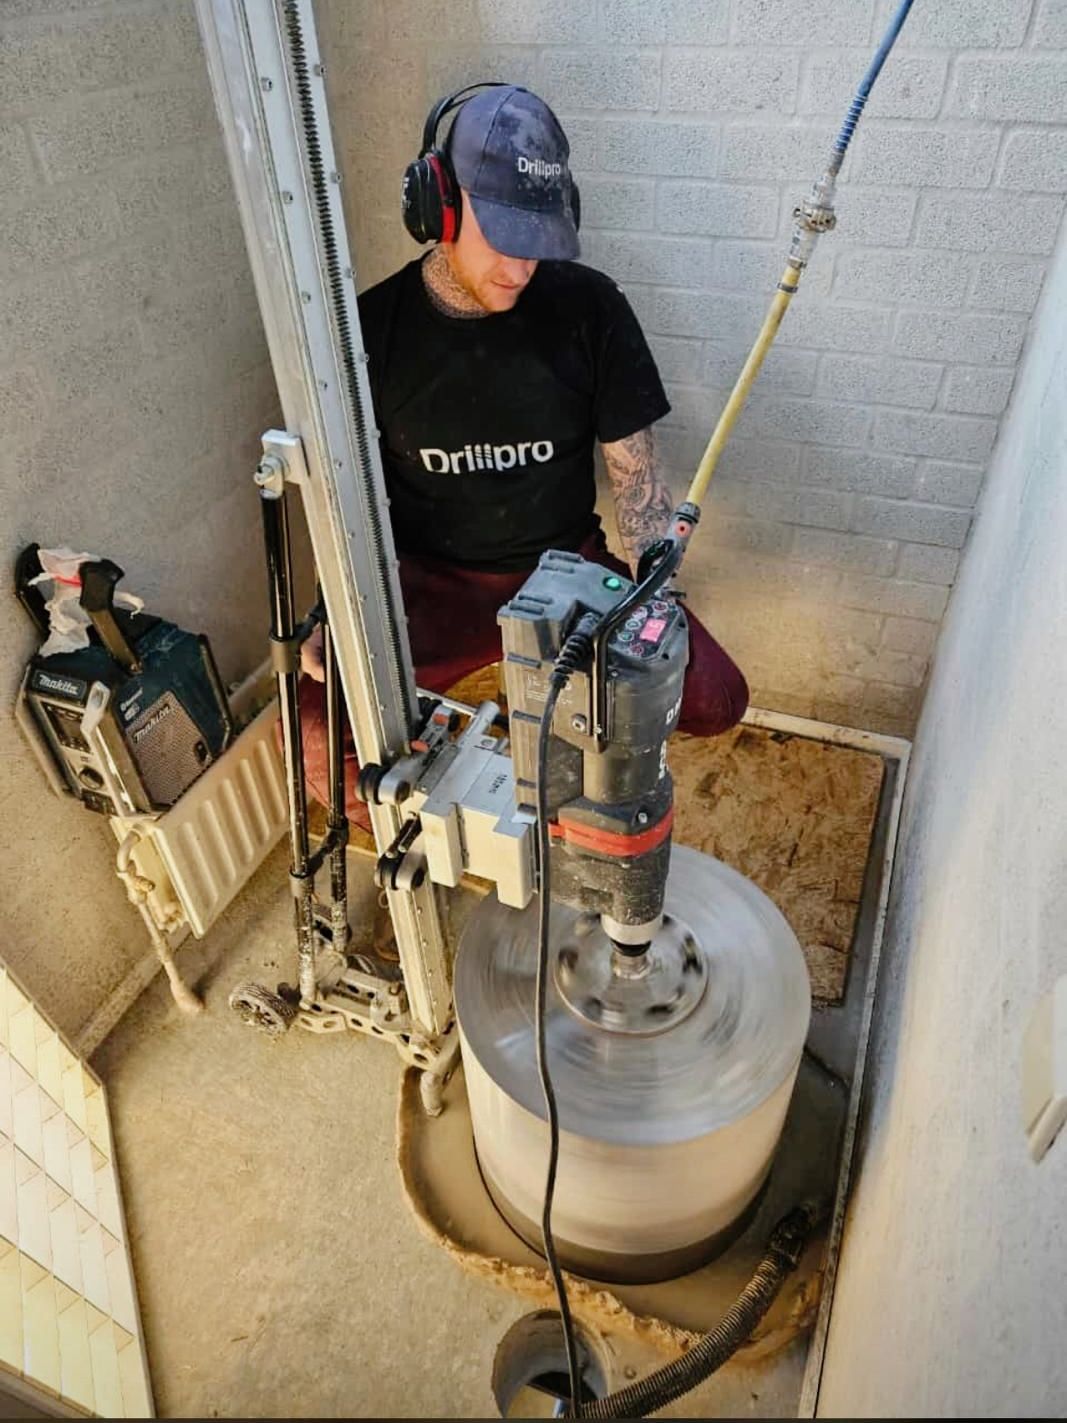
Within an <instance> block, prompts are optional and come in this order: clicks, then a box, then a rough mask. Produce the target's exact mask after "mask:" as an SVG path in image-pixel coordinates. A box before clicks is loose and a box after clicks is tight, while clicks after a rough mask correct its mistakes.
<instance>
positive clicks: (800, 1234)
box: [767, 1201, 827, 1270]
mask: <svg viewBox="0 0 1067 1423" xmlns="http://www.w3.org/2000/svg"><path fill="white" fill-rule="evenodd" d="M826 1215H827V1207H826V1205H825V1203H824V1202H821V1201H805V1202H804V1203H803V1204H801V1205H799V1206H796V1207H794V1209H793V1210H791V1211H790V1212H789V1213H788V1215H784V1216H783V1217H782V1219H781V1220H780V1221H779V1222H778V1224H777V1225H776V1226H775V1227H774V1230H773V1231H772V1232H771V1238H770V1240H769V1241H768V1242H767V1254H768V1255H776V1256H777V1257H778V1259H779V1260H780V1261H781V1263H782V1265H783V1267H784V1268H785V1269H787V1270H795V1269H796V1268H797V1266H798V1265H799V1264H800V1257H801V1255H803V1253H804V1248H805V1246H806V1245H807V1243H808V1241H809V1240H810V1239H811V1236H812V1234H813V1232H814V1230H815V1228H816V1226H818V1225H819V1224H820V1223H821V1222H822V1220H823V1219H824V1218H825V1216H826Z"/></svg>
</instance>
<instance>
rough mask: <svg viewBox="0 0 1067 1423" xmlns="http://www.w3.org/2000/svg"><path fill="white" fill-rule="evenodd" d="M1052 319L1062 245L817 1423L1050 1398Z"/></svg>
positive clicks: (1062, 857) (1058, 934)
mask: <svg viewBox="0 0 1067 1423" xmlns="http://www.w3.org/2000/svg"><path fill="white" fill-rule="evenodd" d="M1058 13H1059V14H1060V15H1061V17H1062V18H1063V20H1064V21H1067V10H1065V8H1064V6H1063V5H1060V7H1059V10H1058ZM1065 312H1067V238H1061V240H1060V243H1059V248H1058V254H1057V257H1056V260H1055V264H1054V267H1053V269H1052V270H1051V272H1050V275H1049V278H1048V283H1047V286H1046V290H1045V293H1044V296H1043V298H1042V303H1041V306H1040V308H1039V310H1038V313H1037V314H1036V316H1035V320H1034V324H1033V327H1032V330H1031V334H1030V341H1029V346H1028V349H1027V351H1026V353H1025V355H1024V359H1023V363H1022V366H1021V369H1020V374H1019V379H1018V382H1017V384H1016V390H1015V395H1014V397H1013V401H1012V405H1011V407H1010V409H1009V412H1008V415H1007V417H1006V419H1005V421H1004V424H1003V427H1002V430H1001V437H1000V441H999V443H998V445H997V448H996V450H995V452H994V455H993V460H992V464H991V467H990V471H989V476H988V479H987V486H986V490H985V493H984V495H983V499H982V503H981V507H980V510H979V515H978V520H977V523H976V527H975V530H974V533H973V535H972V541H971V545H970V548H969V550H968V552H967V555H966V557H965V559H964V563H963V568H962V572H961V575H960V580H959V583H958V585H957V587H956V590H955V592H954V594H953V598H952V603H951V605H950V608H949V612H948V616H947V618H946V622H945V626H944V628H943V630H942V634H941V640H940V643H939V646H938V652H937V657H936V659H935V664H934V671H933V676H932V680H931V686H930V691H929V693H928V696H927V701H926V705H925V707H924V710H923V715H922V720H921V723H920V727H919V731H918V735H917V739H916V743H915V751H914V758H913V761H912V770H911V776H910V783H909V787H908V791H907V798H906V803H905V809H904V815H903V820H902V827H901V835H900V845H899V853H898V857H897V868H896V874H895V883H894V888H893V899H892V907H891V917H890V923H889V928H888V938H887V943H886V950H885V953H886V959H885V963H884V969H885V972H884V974H883V982H882V985H881V990H880V1007H879V1009H878V1013H877V1023H878V1029H877V1039H876V1043H875V1050H874V1056H873V1064H872V1078H871V1082H870V1087H871V1104H870V1116H869V1119H868V1121H867V1125H866V1128H865V1131H864V1139H863V1144H862V1151H861V1157H860V1164H859V1175H858V1180H857V1182H856V1188H855V1193H854V1197H853V1201H852V1206H851V1210H850V1213H849V1217H848V1224H847V1232H846V1236H845V1244H844V1252H843V1256H842V1262H841V1274H840V1278H839V1281H838V1286H837V1292H836V1295H835V1300H834V1308H833V1314H832V1321H831V1330H830V1336H829V1343H828V1351H827V1355H826V1366H825V1372H824V1381H823V1388H822V1393H821V1396H820V1414H821V1415H823V1416H826V1417H843V1416H853V1417H855V1416H883V1417H884V1416H894V1417H909V1416H916V1415H926V1416H932V1417H946V1416H961V1415H963V1416H984V1417H988V1416H1016V1415H1021V1416H1027V1417H1033V1416H1039V1415H1045V1416H1049V1415H1051V1416H1057V1417H1062V1416H1063V1414H1064V1411H1065V1410H1067V1140H1062V1139H1061V1140H1059V1141H1057V1142H1056V1143H1055V1144H1054V1145H1053V1147H1052V1149H1051V1151H1050V1152H1049V1154H1048V1155H1047V1156H1046V1157H1045V1159H1044V1161H1043V1162H1041V1163H1040V1164H1039V1165H1034V1164H1033V1163H1032V1162H1031V1161H1030V1159H1029V1157H1028V1154H1027V1149H1026V1141H1025V1137H1024V1134H1023V1129H1022V1124H1021V1114H1020V1052H1021V1046H1022V1039H1023V1034H1024V1031H1025V1028H1026V1025H1027V1022H1028V1020H1029V1017H1030V1013H1031V1010H1032V1008H1033V1005H1034V1003H1035V1001H1036V1000H1037V999H1038V998H1039V997H1040V996H1041V995H1042V994H1043V993H1044V992H1046V991H1047V990H1048V988H1049V987H1050V986H1051V984H1052V983H1053V982H1054V980H1055V979H1056V978H1057V977H1058V976H1059V975H1060V974H1063V973H1067V557H1065V551H1067V320H1065V316H1064V313H1065Z"/></svg>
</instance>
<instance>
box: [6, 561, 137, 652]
mask: <svg viewBox="0 0 1067 1423" xmlns="http://www.w3.org/2000/svg"><path fill="white" fill-rule="evenodd" d="M37 556H38V558H39V559H40V560H41V572H40V573H38V575H37V577H36V578H31V579H30V586H31V587H33V586H34V585H35V584H37V583H42V584H48V585H49V587H48V588H42V590H41V591H42V594H43V596H44V599H45V607H46V608H47V610H48V638H47V640H46V641H45V643H44V645H43V646H42V647H41V649H40V652H39V654H38V655H39V656H41V657H54V656H55V655H56V653H57V652H77V650H78V649H79V648H80V647H88V645H89V629H90V627H91V626H92V623H91V621H90V618H89V614H88V613H87V612H86V611H85V609H84V608H83V607H82V605H81V602H80V599H81V593H82V580H81V571H80V570H81V566H82V564H83V563H96V562H98V561H99V557H100V555H99V554H95V553H75V552H74V550H73V549H70V548H42V549H38V551H37ZM115 603H116V604H117V605H118V606H119V607H123V608H129V609H131V610H132V611H133V612H135V613H139V612H140V611H141V609H142V608H143V607H144V599H143V598H138V597H137V596H136V594H134V593H126V592H118V593H116V594H115Z"/></svg>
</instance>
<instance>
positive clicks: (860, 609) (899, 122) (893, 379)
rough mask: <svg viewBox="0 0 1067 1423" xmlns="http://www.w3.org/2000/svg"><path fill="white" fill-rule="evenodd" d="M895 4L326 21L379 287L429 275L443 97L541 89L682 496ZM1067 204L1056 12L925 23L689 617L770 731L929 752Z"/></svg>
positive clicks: (1004, 3) (419, 4) (771, 368)
mask: <svg viewBox="0 0 1067 1423" xmlns="http://www.w3.org/2000/svg"><path fill="white" fill-rule="evenodd" d="M895 9H896V0H845V3H841V0H447V3H446V4H442V3H441V0H318V5H317V12H318V19H319V27H320V31H321V33H322V36H323V45H324V49H323V52H324V55H325V59H326V82H327V86H328V87H329V91H330V101H331V108H332V114H333V121H334V129H335V140H336V145H337V150H338V153H339V156H340V161H341V166H342V168H343V170H344V177H345V183H346V188H345V191H346V194H347V202H348V215H349V222H350V226H351V232H352V238H353V245H354V250H355V260H356V271H357V274H358V276H359V279H360V281H361V283H362V284H363V285H366V284H368V283H370V282H373V281H377V280H379V279H380V278H381V277H384V276H386V275H387V274H388V273H389V272H390V271H392V270H393V269H394V268H395V267H397V266H399V265H400V264H401V262H404V261H407V260H409V259H410V258H411V257H412V256H414V255H415V254H416V252H417V250H418V249H417V248H416V247H415V245H414V244H413V243H412V242H411V241H410V240H409V239H408V238H407V236H406V235H405V233H404V231H403V228H402V225H401V221H400V204H399V197H400V178H401V174H402V173H403V170H404V165H405V164H406V163H407V162H409V161H410V159H412V158H413V157H414V156H415V154H416V152H417V149H418V144H419V140H420V137H421V133H422V126H423V121H424V119H425V115H426V111H427V109H428V108H429V106H430V104H431V102H432V101H433V100H434V99H436V98H438V97H439V96H440V95H442V94H446V93H448V92H449V91H450V90H452V89H454V88H458V87H459V86H460V85H462V84H467V83H470V82H471V81H472V80H475V79H505V80H512V81H513V82H516V83H520V84H526V85H528V86H530V87H531V88H533V89H535V90H536V91H537V92H539V93H540V94H542V95H543V96H544V97H545V98H546V99H547V100H548V102H549V103H550V104H552V105H553V107H554V108H556V110H557V112H558V113H559V114H560V116H561V118H562V120H563V124H564V127H565V128H566V130H567V133H568V135H569V137H570V140H571V146H572V160H573V169H574V172H575V175H576V176H577V178H578V180H579V183H580V186H581V193H582V216H583V223H582V227H583V231H582V237H583V260H585V261H587V262H589V263H590V264H591V265H592V266H594V267H600V268H601V269H602V270H604V271H605V272H608V273H609V274H610V275H612V276H613V277H614V278H615V279H616V281H618V282H619V283H620V284H621V285H622V286H623V288H624V289H625V290H626V292H627V293H628V295H629V296H630V298H631V300H632V301H633V303H634V306H635V307H636V309H637V311H638V313H639V315H640V317H641V319H642V321H643V322H644V325H645V329H646V331H647V332H648V333H649V336H650V339H651V342H652V345H653V348H654V350H655V353H656V356H657V358H658V359H659V361H660V365H661V370H662V372H663V375H664V378H665V380H666V382H667V386H668V390H669V394H670V396H671V400H672V402H673V407H674V408H673V410H672V412H671V414H670V415H669V416H668V417H667V418H666V419H665V420H664V421H663V423H662V425H661V426H660V427H659V436H660V438H659V443H660V448H661V450H662V453H663V457H664V460H665V465H666V469H667V472H668V474H669V476H670V478H671V481H672V484H673V485H674V487H675V488H676V490H677V491H678V492H679V493H681V491H682V490H683V489H684V488H685V486H686V485H687V484H688V481H689V478H690V477H691V475H692V472H693V469H694V468H695V466H696V463H697V460H698V458H699V456H700V454H701V453H702V451H703V448H704V445H705V443H706V441H707V438H708V436H709V435H710V433H711V429H712V427H713V425H714V422H715V420H716V418H717V416H718V414H719V411H720V410H721V408H722V406H723V404H724V402H725V399H726V395H727V392H728V391H729V389H730V388H731V387H732V385H733V382H734V380H735V379H736V377H737V374H738V372H739V371H740V368H741V364H742V361H743V358H744V355H745V354H746V353H747V351H748V348H749V346H750V345H751V343H752V341H753V339H754V337H755V335H756V332H757V331H758V329H759V323H760V320H761V317H762V315H763V312H764V311H765V310H766V306H767V303H768V301H769V299H770V296H771V294H772V292H773V290H774V285H775V283H776V282H777V280H778V277H779V275H780V273H781V270H782V267H783V265H784V257H785V253H786V251H787V250H788V236H789V232H790V230H791V227H792V212H793V208H794V207H795V206H796V203H797V202H798V201H799V199H800V198H801V197H802V196H803V195H804V194H805V193H806V192H807V191H808V189H809V188H810V186H811V183H812V181H813V180H814V178H815V177H816V176H817V175H818V174H819V172H820V171H821V169H822V167H823V166H824V164H825V162H826V156H827V153H828V151H829V145H830V144H831V142H832V140H833V138H834V136H835V135H836V133H837V130H838V128H839V127H840V124H841V121H842V119H843V117H844V114H845V111H846V109H847V107H848V101H849V98H850V97H851V94H852V92H853V91H854V89H855V86H856V85H857V84H858V82H859V80H860V78H861V76H862V75H863V73H864V71H865V69H866V67H867V65H868V63H869V62H870V58H871V56H872V54H873V53H874V49H875V46H876V43H877V40H878V39H879V38H880V37H881V35H882V33H883V32H884V28H885V26H886V24H887V22H888V20H889V17H890V14H891V13H892V12H893V11H894V10H895ZM1065 189H1067V19H1065V17H1064V7H1063V3H1062V0H916V4H915V5H914V8H913V10H912V12H911V15H910V17H909V19H908V21H907V24H906V25H905V27H904V31H903V33H902V35H901V39H900V41H899V43H898V46H897V48H896V49H895V50H894V52H893V54H892V55H891V57H890V59H889V62H888V63H887V65H886V67H885V69H884V71H883V73H882V76H881V78H880V79H879V81H878V86H877V87H876V89H875V91H874V94H873V96H872V99H871V103H870V105H869V108H868V112H867V113H866V115H865V116H864V118H863V121H862V123H861V125H860V128H859V130H858V132H857V135H856V138H855V140H854V142H853V145H852V149H851V150H850V153H849V156H848V158H847V160H846V165H845V168H844V172H843V181H842V184H841V186H840V189H839V202H838V212H839V220H840V221H839V227H838V230H837V231H836V232H834V233H832V234H830V235H829V236H828V237H826V238H824V239H823V240H822V242H821V243H820V247H819V250H818V253H817V255H816V259H815V261H814V263H813V264H812V267H811V269H810V271H809V272H808V273H807V275H806V276H805V278H804V282H803V285H802V287H801V291H800V294H799V296H798V297H797V299H796V301H795V302H794V304H793V307H792V309H791V310H790V312H789V313H788V315H787V317H786V320H785V322H784V324H783V327H782V331H781V334H780V336H779V338H778V340H777V342H776V345H775V349H774V351H773V352H772V353H771V356H770V358H769V360H768V362H767V364H766V366H765V368H764V370H763V372H762V373H761V375H760V380H759V383H758V385H757V388H756V390H755V392H754V393H753V398H752V401H751V404H750V407H749V409H748V410H747V411H746V412H745V414H744V415H743V416H742V418H741V420H740V422H739V423H738V427H737V430H736V431H735V433H734V435H733V436H732V437H731V441H730V445H729V447H728V449H727V450H726V452H725V455H724V457H723V460H722V462H721V466H720V469H719V472H718V473H717V474H716V477H715V480H714V482H713V484H712V488H711V492H710V507H709V509H708V511H707V516H706V517H705V519H704V521H703V523H702V524H701V529H700V536H699V538H697V539H696V540H695V541H694V544H693V548H692V551H691V553H690V555H689V558H688V560H687V563H686V575H685V577H686V584H687V587H688V591H689V594H690V602H691V606H692V607H693V608H694V609H695V610H696V612H697V613H698V614H700V615H701V616H703V617H705V618H706V620H707V621H708V622H709V625H710V626H711V628H712V630H713V631H714V632H715V633H716V635H718V636H719V637H720V638H721V639H722V641H723V642H724V643H725V645H726V646H727V647H728V648H729V650H730V651H731V652H732V653H733V654H734V655H735V656H736V658H737V659H738V661H739V662H740V664H741V666H742V667H743V668H744V670H745V672H746V673H747V675H748V677H749V680H750V682H751V684H752V688H753V694H754V697H755V699H756V700H757V701H758V702H760V703H761V704H762V705H764V706H772V707H776V708H778V709H780V710H783V711H792V712H797V713H800V714H801V715H811V714H812V713H814V714H815V715H817V716H821V717H826V718H828V719H831V720H836V721H844V722H846V723H851V724H853V725H859V726H865V727H871V728H876V729H880V730H886V731H901V732H904V733H906V734H909V735H910V734H911V732H912V731H913V730H914V726H915V719H916V716H917V713H918V710H919V706H920V703H921V699H922V684H923V680H924V677H925V674H926V670H927V666H928V662H929V658H930V654H931V652H932V650H933V647H934V641H935V638H936V634H937V629H938V626H939V624H940V621H941V617H942V613H943V612H944V608H945V604H946V601H947V598H948V591H949V588H950V587H951V584H952V582H953V580H954V578H955V575H956V568H957V564H958V560H959V550H960V549H961V548H962V546H963V543H964V540H965V538H966V535H967V530H968V527H969V525H970V521H971V513H972V509H973V507H974V503H975V500H976V498H977V495H978V490H979V486H980V484H981V481H982V477H983V473H984V470H985V466H986V462H987V458H988V455H989V452H990V450H991V448H992V446H993V441H994V438H995V436H996V432H997V425H998V421H999V419H1000V417H1001V414H1002V412H1003V410H1004V408H1005V406H1006V404H1007V401H1008V397H1009V393H1010V390H1011V385H1012V380H1013V378H1014V374H1015V367H1016V362H1017V358H1018V354H1019V349H1020V347H1021V344H1022V341H1023V338H1024V336H1025V333H1026V328H1027V324H1028V322H1029V319H1030V314H1031V312H1032V310H1033V307H1034V303H1035V302H1036V300H1037V297H1038V293H1039V291H1040V288H1041V282H1042V279H1043V276H1044V271H1045V267H1046V265H1047V262H1048V254H1049V253H1050V252H1051V251H1052V249H1053V246H1054V243H1055V239H1056V232H1057V227H1058V225H1059V222H1060V217H1061V213H1062V211H1063V206H1064V191H1065Z"/></svg>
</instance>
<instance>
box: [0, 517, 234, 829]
mask: <svg viewBox="0 0 1067 1423" xmlns="http://www.w3.org/2000/svg"><path fill="white" fill-rule="evenodd" d="M41 568H42V565H41V560H40V557H39V546H38V545H37V544H30V545H29V546H28V547H27V548H25V549H24V550H23V552H22V553H21V554H20V556H19V559H18V563H17V565H16V572H15V586H16V591H17V593H18V596H19V599H20V601H21V602H22V605H23V607H25V609H26V611H27V612H28V613H29V615H30V617H31V618H32V619H33V622H34V625H35V626H36V628H37V630H38V631H39V632H40V633H41V634H42V635H43V636H47V635H48V633H49V614H48V608H47V606H46V603H45V600H44V598H43V597H42V595H41V593H40V591H39V590H38V588H37V587H35V586H33V584H32V580H33V579H34V578H36V577H38V575H39V574H40V572H41ZM122 576H123V572H122V569H121V568H119V567H118V565H117V564H115V563H112V562H111V560H110V559H98V560H95V561H90V562H83V563H82V564H81V566H80V568H79V570H78V578H79V579H80V585H81V591H80V595H79V596H78V598H77V601H78V603H79V604H80V606H81V608H83V609H84V610H85V613H86V614H87V615H88V622H89V626H88V628H86V633H87V645H86V646H84V647H79V648H77V649H76V650H73V651H63V652H56V653H53V654H52V655H50V656H47V657H46V656H42V655H41V653H37V654H36V655H35V656H34V657H32V658H31V659H30V662H29V665H28V666H27V668H26V674H25V676H24V678H23V681H22V688H21V690H20V692H19V697H18V704H17V711H16V714H17V716H18V720H19V724H20V725H21V727H22V729H23V731H24V732H25V733H26V735H27V736H28V738H29V740H30V743H31V745H32V746H33V749H34V750H35V751H36V753H37V756H38V759H39V760H40V761H41V764H42V767H43V768H44V770H45V772H46V774H47V775H48V778H49V780H50V782H51V783H52V786H53V789H55V790H56V791H59V792H60V793H62V794H66V795H74V796H77V797H78V798H79V799H80V800H81V801H82V802H83V804H85V805H86V806H88V807H89V809H90V810H95V811H99V812H101V813H102V814H105V815H131V814H134V813H135V812H147V813H149V814H151V813H154V812H159V811H163V810H166V809H167V808H168V807H169V806H171V805H173V804H174V802H175V801H176V800H177V799H178V797H179V796H180V795H182V793H183V792H184V791H185V790H187V789H188V787H189V786H190V785H192V783H193V782H194V781H195V780H196V779H197V777H198V776H199V775H201V773H202V772H203V771H205V770H206V769H207V767H208V766H210V765H211V763H212V762H213V761H214V760H215V759H216V758H217V757H218V756H219V755H220V753H221V752H222V751H223V750H224V749H225V747H226V746H227V745H228V744H229V742H230V739H231V737H232V734H233V727H232V722H231V718H230V712H229V706H228V703H227V699H226V693H225V691H224V689H223V686H222V682H221V680H220V678H219V674H218V669H217V668H216V666H215V659H214V657H213V656H212V654H211V648H210V646H209V644H208V640H207V638H206V637H204V636H203V635H201V634H196V633H191V632H185V631H183V630H182V629H181V628H179V627H175V625H174V624H173V623H169V622H165V621H164V620H163V619H162V618H157V617H150V616H148V615H146V614H144V613H140V612H133V613H131V612H128V611H125V610H123V609H121V608H116V607H115V605H114V602H115V585H116V584H117V583H118V581H119V579H120V578H121V577H122ZM67 581H70V580H67ZM75 581H77V580H75Z"/></svg>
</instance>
